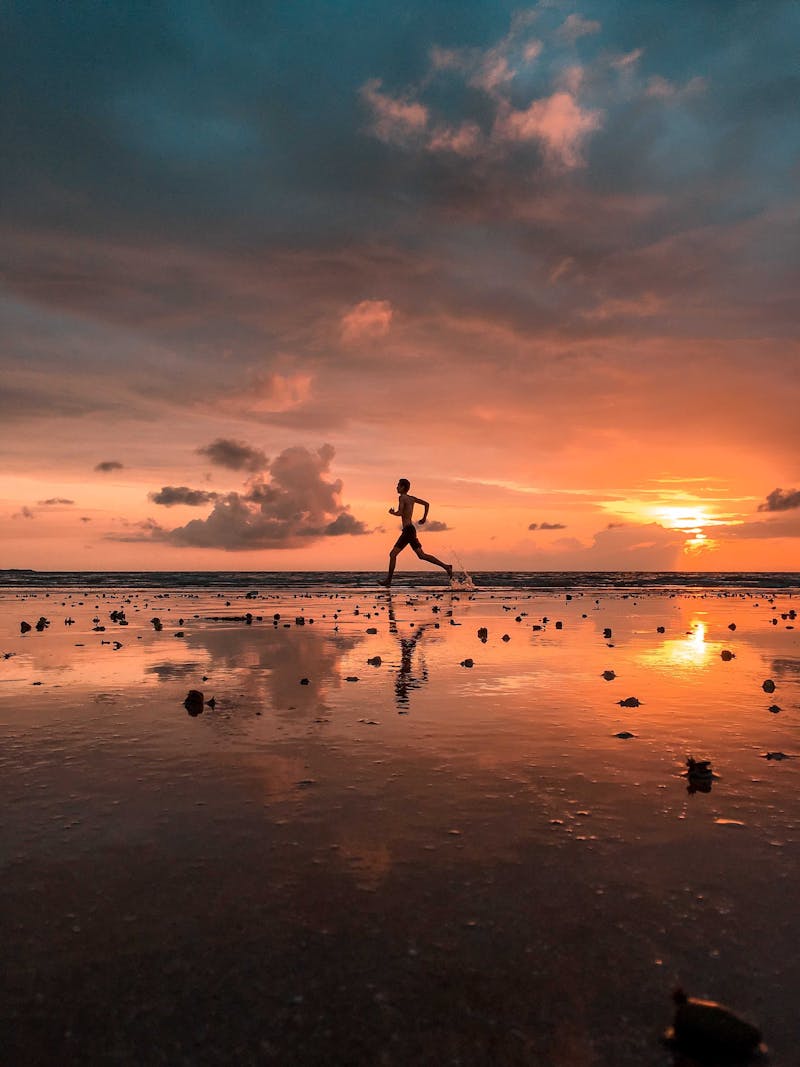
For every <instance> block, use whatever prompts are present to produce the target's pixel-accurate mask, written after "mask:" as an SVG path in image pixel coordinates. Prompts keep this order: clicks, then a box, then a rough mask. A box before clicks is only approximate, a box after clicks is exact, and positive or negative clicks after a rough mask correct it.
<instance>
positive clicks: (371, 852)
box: [339, 840, 392, 889]
mask: <svg viewBox="0 0 800 1067" xmlns="http://www.w3.org/2000/svg"><path fill="white" fill-rule="evenodd" d="M339 856H340V857H341V858H342V860H343V861H344V862H345V863H346V864H347V866H348V868H349V869H350V870H351V871H352V872H353V875H354V876H355V880H356V885H357V886H358V887H359V889H378V888H380V886H381V885H383V883H384V882H385V881H386V878H387V876H388V875H389V872H390V871H391V869H392V854H391V852H390V851H389V849H388V848H387V846H386V845H385V844H383V843H381V844H374V843H367V842H359V841H354V840H349V841H345V842H343V843H342V845H341V846H340V849H339Z"/></svg>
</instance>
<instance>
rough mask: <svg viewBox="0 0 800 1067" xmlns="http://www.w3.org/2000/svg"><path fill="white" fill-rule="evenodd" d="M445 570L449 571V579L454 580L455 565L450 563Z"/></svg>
mask: <svg viewBox="0 0 800 1067" xmlns="http://www.w3.org/2000/svg"><path fill="white" fill-rule="evenodd" d="M445 570H446V571H447V577H448V578H452V577H453V564H452V563H448V564H447V566H446V567H445Z"/></svg>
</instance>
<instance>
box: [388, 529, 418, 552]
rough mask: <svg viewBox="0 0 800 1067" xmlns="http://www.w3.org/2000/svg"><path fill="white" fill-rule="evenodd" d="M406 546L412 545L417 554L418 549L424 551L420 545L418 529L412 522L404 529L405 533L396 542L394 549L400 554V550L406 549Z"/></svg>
mask: <svg viewBox="0 0 800 1067" xmlns="http://www.w3.org/2000/svg"><path fill="white" fill-rule="evenodd" d="M406 545H411V547H412V548H413V549H414V551H415V552H416V551H417V549H419V550H420V551H422V545H421V544H420V543H419V538H418V537H417V528H416V526H415V525H414V523H413V522H410V523H409V524H408V526H404V527H403V532H402V533H401V534H400V536H399V537H398V538H397V540H396V541H395V544H394V547H395V548H396V550H397V551H398V552H399V551H400V549H401V548H405V547H406Z"/></svg>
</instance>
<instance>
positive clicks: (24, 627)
mask: <svg viewBox="0 0 800 1067" xmlns="http://www.w3.org/2000/svg"><path fill="white" fill-rule="evenodd" d="M32 629H33V627H32V626H31V624H30V623H29V622H21V623H20V624H19V632H20V633H21V634H27V633H29V632H30V631H31V630H32Z"/></svg>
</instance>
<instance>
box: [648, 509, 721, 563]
mask: <svg viewBox="0 0 800 1067" xmlns="http://www.w3.org/2000/svg"><path fill="white" fill-rule="evenodd" d="M652 514H653V516H654V518H655V519H656V521H657V522H659V523H660V524H661V525H662V526H664V527H666V528H667V529H668V530H680V532H681V533H685V534H686V535H687V536H686V541H685V542H684V545H683V551H684V552H685V553H686V555H690V556H697V555H700V553H702V552H709V551H713V549H715V548H716V547H717V542H716V541H714V540H713V539H712V538H710V537H709V536H708V534H707V533H706V532H705V531H706V527H708V526H712V527H713V526H722V525H724V521H725V520H724V519H721V518H719V517H717V516H714V515H711V514H710V512H709V510H708V508H706V507H704V506H702V505H696V504H687V505H685V506H679V505H676V504H661V505H657V506H655V507H654V508H653V509H652Z"/></svg>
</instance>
